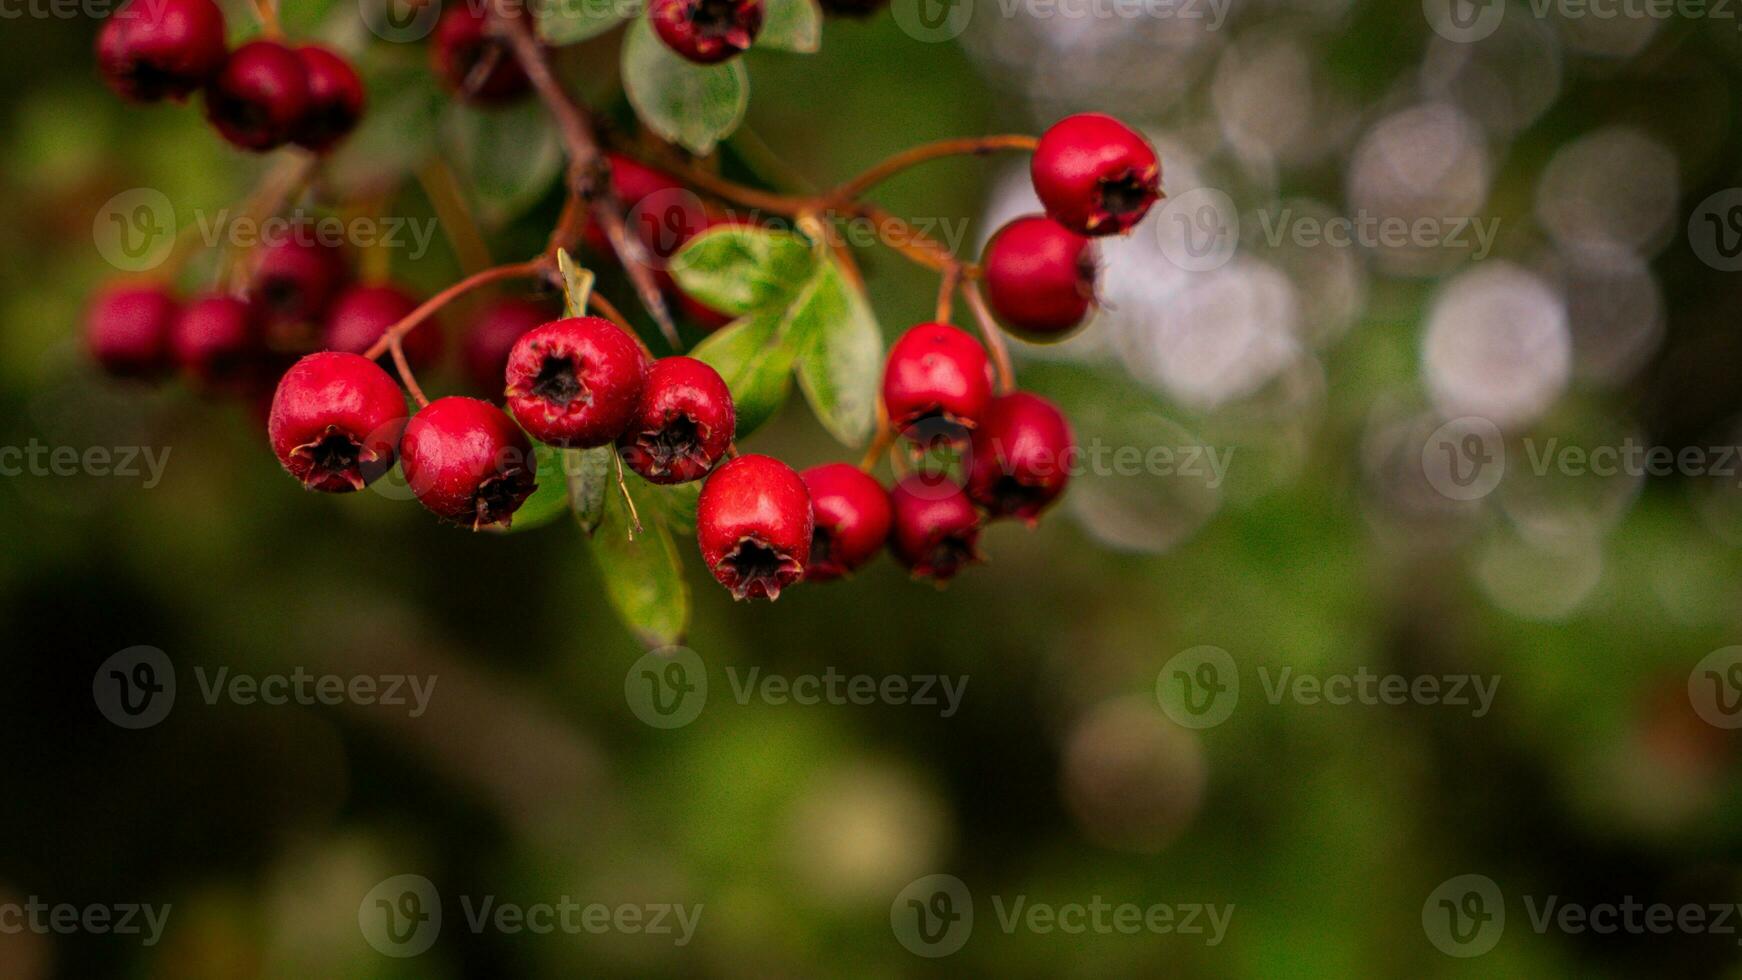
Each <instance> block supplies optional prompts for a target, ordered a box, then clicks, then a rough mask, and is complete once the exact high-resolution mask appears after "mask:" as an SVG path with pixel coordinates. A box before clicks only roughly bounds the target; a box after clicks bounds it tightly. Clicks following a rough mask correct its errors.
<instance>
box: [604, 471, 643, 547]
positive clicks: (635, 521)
mask: <svg viewBox="0 0 1742 980" xmlns="http://www.w3.org/2000/svg"><path fill="white" fill-rule="evenodd" d="M611 462H613V463H615V464H617V492H618V493H620V494H622V495H623V505H624V506H625V507H627V508H629V540H631V541H634V540H635V536H636V535H637V534H640V533H641V515H640V513H638V512H637V511H636V510H635V498H634V497H631V496H630V495H629V484H628V483H626V482H624V480H623V457H622V456H619V455H617V454H616V453H612V454H611Z"/></svg>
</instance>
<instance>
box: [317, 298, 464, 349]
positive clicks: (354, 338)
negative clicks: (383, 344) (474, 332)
mask: <svg viewBox="0 0 1742 980" xmlns="http://www.w3.org/2000/svg"><path fill="white" fill-rule="evenodd" d="M417 307H418V301H417V298H416V297H414V296H412V295H411V294H410V293H407V292H406V291H405V290H403V289H400V288H399V287H397V286H389V285H379V286H352V287H351V288H349V289H347V290H345V291H344V292H342V293H340V294H339V297H338V299H335V300H333V304H332V306H331V307H330V308H329V309H328V310H327V322H326V325H325V327H324V328H323V329H322V331H321V346H323V347H325V348H326V349H327V350H342V351H347V352H349V353H352V354H361V353H363V352H364V351H366V350H368V349H369V348H370V347H371V346H373V345H374V343H375V341H377V340H380V339H381V335H382V334H383V333H385V332H386V330H387V328H388V327H391V326H393V325H394V324H395V323H398V322H399V321H400V320H403V319H405V318H406V317H407V316H409V315H410V314H411V311H413V310H415V309H417ZM401 344H402V346H403V347H404V349H405V359H406V360H407V361H409V362H410V363H411V365H412V366H413V367H425V366H427V365H430V364H434V363H435V362H436V361H437V360H438V359H439V358H440V357H441V353H442V329H441V324H440V323H439V322H437V321H436V320H435V318H433V317H432V318H430V319H428V320H425V321H424V322H422V323H420V324H418V325H417V327H416V328H415V329H413V330H412V331H411V332H410V333H408V334H406V335H405V337H404V339H403V341H402V342H401ZM381 356H382V358H383V360H384V361H385V359H386V358H387V357H389V356H390V355H388V354H383V355H381Z"/></svg>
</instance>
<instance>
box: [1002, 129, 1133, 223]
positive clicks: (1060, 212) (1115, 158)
mask: <svg viewBox="0 0 1742 980" xmlns="http://www.w3.org/2000/svg"><path fill="white" fill-rule="evenodd" d="M1029 172H1030V176H1032V177H1033V178H1034V191H1035V193H1036V194H1038V195H1040V201H1041V203H1042V204H1044V205H1046V214H1047V217H1049V218H1051V219H1053V220H1054V221H1057V222H1058V223H1059V224H1061V225H1064V226H1065V227H1066V228H1069V229H1070V230H1072V231H1074V232H1077V233H1078V234H1082V235H1117V234H1122V233H1124V232H1126V231H1128V230H1130V228H1131V226H1132V225H1135V224H1137V222H1139V221H1141V220H1143V216H1144V214H1146V213H1148V211H1149V207H1150V205H1152V204H1154V203H1155V201H1156V199H1157V198H1158V197H1160V196H1161V161H1160V160H1159V159H1158V158H1157V157H1156V155H1155V148H1154V147H1153V146H1150V145H1149V141H1148V140H1146V139H1144V138H1143V137H1142V136H1140V135H1138V133H1137V132H1136V131H1134V130H1133V129H1131V127H1129V126H1127V125H1125V124H1124V123H1122V122H1120V121H1119V120H1117V119H1114V118H1113V117H1112V116H1105V115H1101V114H1100V113H1095V112H1086V113H1082V114H1080V115H1075V116H1066V117H1065V118H1063V119H1061V120H1059V121H1058V122H1056V123H1054V124H1053V126H1052V128H1051V129H1049V130H1047V131H1046V132H1045V133H1043V134H1041V137H1040V145H1039V146H1037V147H1035V150H1034V159H1033V160H1032V161H1031V162H1030V166H1029Z"/></svg>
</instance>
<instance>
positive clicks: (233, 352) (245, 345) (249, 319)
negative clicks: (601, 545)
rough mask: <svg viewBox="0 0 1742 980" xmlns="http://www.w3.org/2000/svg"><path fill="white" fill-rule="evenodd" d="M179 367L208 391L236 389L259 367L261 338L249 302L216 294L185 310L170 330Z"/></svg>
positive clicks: (184, 308)
mask: <svg viewBox="0 0 1742 980" xmlns="http://www.w3.org/2000/svg"><path fill="white" fill-rule="evenodd" d="M169 339H170V350H171V351H172V352H173V353H174V354H175V360H176V363H177V364H179V365H180V366H181V369H182V370H183V371H185V372H187V374H188V376H189V377H191V378H192V379H193V380H194V381H195V382H197V383H198V384H200V385H202V386H204V387H207V388H213V389H216V388H226V387H235V386H237V385H238V384H240V383H242V382H244V381H246V380H248V376H249V375H250V374H251V373H252V372H253V370H254V369H255V368H256V367H258V366H259V364H260V360H261V354H262V353H263V351H262V347H261V335H260V327H259V323H258V320H257V318H256V316H255V313H254V309H253V307H251V306H249V304H248V302H247V301H246V300H242V299H238V298H237V297H235V296H229V295H225V294H223V293H215V294H212V295H209V296H203V297H200V298H199V299H196V300H194V301H193V302H191V303H189V304H188V305H187V306H185V307H183V308H182V311H181V315H180V316H178V317H176V320H175V326H174V327H173V328H171V330H170V335H169Z"/></svg>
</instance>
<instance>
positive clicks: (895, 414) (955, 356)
mask: <svg viewBox="0 0 1742 980" xmlns="http://www.w3.org/2000/svg"><path fill="white" fill-rule="evenodd" d="M991 400H992V369H991V365H990V363H989V362H988V360H987V358H986V349H985V348H983V347H981V346H980V343H979V341H977V340H975V339H974V338H973V337H970V336H968V335H967V334H966V333H963V332H962V331H960V330H957V329H956V328H955V327H952V326H950V325H949V324H947V323H922V324H920V325H918V326H916V327H913V328H912V329H910V330H908V331H907V332H906V333H904V334H902V335H901V337H900V338H899V339H897V340H896V341H895V345H894V346H893V347H891V348H890V349H889V360H888V361H887V362H886V363H885V364H884V367H883V406H884V409H885V410H886V411H888V413H889V420H890V423H891V424H892V425H894V426H895V428H896V431H898V432H901V433H902V434H904V435H906V436H907V437H908V438H909V439H912V440H914V441H915V442H919V443H922V444H927V443H931V442H935V441H942V442H949V443H952V444H957V443H960V442H961V441H962V440H963V439H965V437H966V433H967V431H968V430H971V429H972V428H973V427H974V425H975V423H976V421H977V420H978V419H979V418H980V415H981V413H982V412H984V411H985V410H986V403H987V402H989V401H991Z"/></svg>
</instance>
